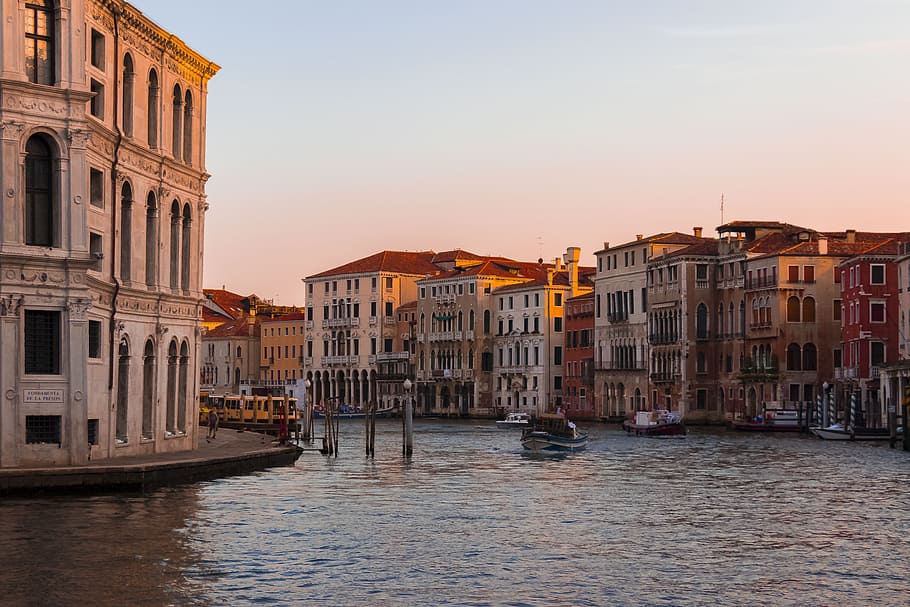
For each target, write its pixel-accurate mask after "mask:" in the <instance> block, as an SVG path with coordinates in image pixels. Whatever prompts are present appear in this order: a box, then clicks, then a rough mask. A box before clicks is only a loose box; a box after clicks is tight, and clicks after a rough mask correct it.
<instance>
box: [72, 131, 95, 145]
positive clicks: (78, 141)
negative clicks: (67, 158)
mask: <svg viewBox="0 0 910 607" xmlns="http://www.w3.org/2000/svg"><path fill="white" fill-rule="evenodd" d="M92 135H93V133H92V131H91V130H89V129H66V139H67V141H69V142H70V145H71V146H72V147H74V148H84V147H85V146H86V145H87V144H88V142H89V141H91V140H92Z"/></svg>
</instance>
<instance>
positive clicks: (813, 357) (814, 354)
mask: <svg viewBox="0 0 910 607" xmlns="http://www.w3.org/2000/svg"><path fill="white" fill-rule="evenodd" d="M816 369H818V351H817V350H816V349H815V344H806V345H804V346H803V371H815V370H816Z"/></svg>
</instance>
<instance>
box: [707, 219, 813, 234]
mask: <svg viewBox="0 0 910 607" xmlns="http://www.w3.org/2000/svg"><path fill="white" fill-rule="evenodd" d="M760 228H766V229H771V230H787V231H792V232H805V231H806V228H801V227H800V226H795V225H793V224H791V223H781V222H779V221H761V220H759V221H752V220H747V221H729V222H727V223H725V224H724V225H722V226H717V231H718V232H742V231H744V230H753V229H760Z"/></svg>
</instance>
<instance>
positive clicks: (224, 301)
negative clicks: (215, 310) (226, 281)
mask: <svg viewBox="0 0 910 607" xmlns="http://www.w3.org/2000/svg"><path fill="white" fill-rule="evenodd" d="M202 293H203V295H205V297H206V299H208V300H209V301H211V302H213V303H214V304H215V305H216V306H218V307H219V308H221V309H222V310H223V311H225V312H227V313H228V314H229V315H230V316H231V318H239V317H240V316H242V315H243V314H244V313H245V312H246V310H247V309H249V297H247V296H245V295H238V294H237V293H232V292H231V291H227V290H225V289H203V290H202Z"/></svg>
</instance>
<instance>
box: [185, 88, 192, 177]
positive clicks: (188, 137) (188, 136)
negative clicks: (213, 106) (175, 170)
mask: <svg viewBox="0 0 910 607" xmlns="http://www.w3.org/2000/svg"><path fill="white" fill-rule="evenodd" d="M183 161H184V162H186V163H187V164H193V95H192V93H190V92H189V91H187V92H186V96H185V97H184V100H183Z"/></svg>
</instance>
